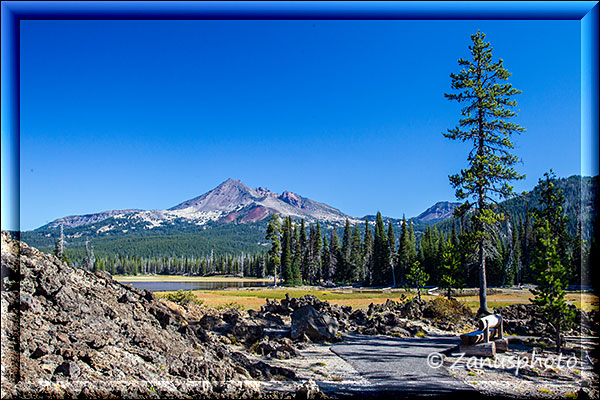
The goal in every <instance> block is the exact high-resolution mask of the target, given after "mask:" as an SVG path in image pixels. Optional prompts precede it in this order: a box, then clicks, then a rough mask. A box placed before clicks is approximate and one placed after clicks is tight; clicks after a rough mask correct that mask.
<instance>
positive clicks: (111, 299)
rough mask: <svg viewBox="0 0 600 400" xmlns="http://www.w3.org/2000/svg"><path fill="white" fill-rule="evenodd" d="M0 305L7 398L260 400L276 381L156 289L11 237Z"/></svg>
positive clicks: (5, 238)
mask: <svg viewBox="0 0 600 400" xmlns="http://www.w3.org/2000/svg"><path fill="white" fill-rule="evenodd" d="M1 303H2V304H1V306H2V321H1V322H2V385H1V388H2V398H30V397H41V398H45V397H48V396H54V397H56V398H64V397H80V396H82V397H85V398H88V397H89V398H164V397H165V396H166V397H175V398H179V397H182V396H194V397H202V398H206V397H208V398H240V397H241V398H255V397H257V396H259V395H260V386H259V385H258V384H257V382H258V380H260V379H265V378H268V377H269V376H270V372H269V367H268V366H267V365H264V363H263V364H256V363H253V362H251V361H250V360H248V359H247V358H246V357H245V356H243V355H242V354H236V353H235V352H232V351H230V350H229V349H228V348H227V347H226V346H224V345H223V344H219V343H214V342H211V341H210V338H209V337H208V336H207V334H206V332H205V331H204V329H203V328H202V327H201V326H200V325H198V324H197V323H192V322H190V321H188V320H186V318H185V317H184V316H183V315H182V314H181V313H178V312H177V310H176V309H171V308H169V307H168V306H167V305H166V304H168V303H164V302H162V301H161V300H159V299H158V298H156V296H155V295H154V294H152V293H151V292H149V291H143V290H138V289H135V288H133V287H130V286H125V285H121V284H119V283H118V282H116V281H114V280H112V278H111V277H110V276H109V275H107V274H102V273H98V274H92V273H89V272H86V271H84V270H82V269H74V268H71V267H69V266H68V265H66V264H64V263H61V262H59V260H58V259H57V258H56V257H54V256H49V255H46V254H44V253H41V252H40V251H38V250H36V249H34V248H32V247H29V246H27V245H25V244H23V243H21V242H18V241H15V240H12V239H11V238H10V237H9V235H8V234H7V233H6V232H2V297H1ZM278 373H281V372H278ZM271 375H272V374H271Z"/></svg>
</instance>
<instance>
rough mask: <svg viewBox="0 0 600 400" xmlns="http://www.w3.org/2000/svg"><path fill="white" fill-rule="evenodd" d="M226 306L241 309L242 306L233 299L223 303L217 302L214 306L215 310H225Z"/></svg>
mask: <svg viewBox="0 0 600 400" xmlns="http://www.w3.org/2000/svg"><path fill="white" fill-rule="evenodd" d="M228 308H237V309H238V310H242V309H243V307H242V306H241V305H240V304H238V303H236V302H235V301H232V302H230V303H225V304H219V305H218V306H215V310H226V309H228Z"/></svg>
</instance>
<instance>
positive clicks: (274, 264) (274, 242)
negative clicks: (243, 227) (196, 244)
mask: <svg viewBox="0 0 600 400" xmlns="http://www.w3.org/2000/svg"><path fill="white" fill-rule="evenodd" d="M280 231H281V225H280V223H279V216H278V215H277V214H273V215H272V216H271V219H270V220H269V225H268V226H267V236H266V239H267V240H270V241H271V249H270V250H269V253H268V254H269V257H268V262H267V271H268V273H269V274H271V273H272V274H273V281H274V282H273V284H274V285H275V286H277V272H278V269H279V268H280V265H281V258H280V257H281V255H280V254H281V244H280V242H279V233H280ZM210 254H211V257H210V259H211V264H210V265H211V266H212V259H213V252H212V250H211V253H210Z"/></svg>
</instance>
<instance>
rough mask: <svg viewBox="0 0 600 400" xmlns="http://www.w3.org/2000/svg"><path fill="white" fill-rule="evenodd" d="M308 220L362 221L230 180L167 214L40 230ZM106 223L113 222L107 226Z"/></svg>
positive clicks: (86, 219) (122, 215)
mask: <svg viewBox="0 0 600 400" xmlns="http://www.w3.org/2000/svg"><path fill="white" fill-rule="evenodd" d="M275 213H277V214H280V215H282V216H292V217H296V218H304V219H306V220H308V221H316V220H318V221H325V222H330V223H338V224H339V223H342V222H344V221H345V220H346V218H348V219H349V220H350V221H352V222H353V223H356V222H359V221H360V220H358V219H356V218H353V217H350V216H348V215H346V214H344V213H343V212H341V211H340V210H338V209H337V208H334V207H331V206H329V205H327V204H324V203H320V202H317V201H314V200H311V199H309V198H306V197H303V196H300V195H298V194H296V193H292V192H289V191H285V192H283V193H282V194H278V193H273V192H271V191H270V190H269V189H266V188H262V187H259V188H256V189H252V188H250V187H248V186H246V185H245V184H244V183H243V182H241V181H240V180H237V179H231V178H230V179H227V180H226V181H225V182H223V183H221V184H220V185H219V186H217V187H216V188H214V189H212V190H210V191H208V192H206V193H204V194H203V195H201V196H198V197H195V198H193V199H190V200H187V201H184V202H183V203H180V204H178V205H176V206H174V207H171V208H169V209H167V210H150V211H145V210H139V209H125V210H110V211H103V212H100V213H94V214H85V215H74V216H68V217H64V218H59V219H57V220H54V221H52V222H50V223H49V224H46V225H44V226H42V227H40V228H38V229H36V230H48V229H56V228H58V227H59V226H60V225H61V224H62V225H63V226H64V227H65V228H78V227H82V226H87V225H92V224H94V225H98V226H96V233H98V234H100V233H108V232H111V231H120V232H124V233H126V232H127V231H129V230H132V229H138V231H139V229H143V230H152V229H154V228H156V227H159V226H165V225H176V224H185V223H187V224H193V225H195V226H203V225H206V224H207V223H209V222H224V223H252V222H258V221H262V220H264V219H267V218H268V217H270V216H271V215H273V214H275ZM106 222H110V223H109V224H107V223H106Z"/></svg>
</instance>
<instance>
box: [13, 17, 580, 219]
mask: <svg viewBox="0 0 600 400" xmlns="http://www.w3.org/2000/svg"><path fill="white" fill-rule="evenodd" d="M478 29H480V30H481V31H483V32H485V33H486V34H487V38H486V39H487V40H489V41H490V42H491V43H492V46H493V48H494V55H495V57H496V58H498V57H499V58H503V59H504V61H505V67H506V68H507V69H508V70H509V71H510V72H512V73H513V76H512V77H511V79H510V82H511V83H513V85H514V86H515V87H516V88H518V89H520V90H522V91H523V94H521V95H519V96H518V97H517V100H518V103H519V104H518V109H519V110H520V112H519V117H518V118H517V119H516V122H518V123H519V124H521V125H522V126H524V127H525V128H526V129H527V132H525V133H524V134H522V135H521V136H518V137H515V138H514V143H515V145H516V149H515V153H516V154H517V155H518V156H520V157H521V158H522V161H523V163H522V164H520V165H518V166H517V168H518V170H519V171H520V172H523V173H525V174H527V179H526V180H524V181H520V182H517V183H515V188H516V189H517V190H518V191H522V190H529V189H531V188H532V187H533V186H534V185H535V184H536V183H537V180H538V178H540V177H541V176H542V175H543V173H544V172H545V171H547V170H548V169H549V168H553V169H554V171H555V172H556V173H557V175H559V176H570V175H573V174H579V173H580V158H581V156H580V22H579V21H22V22H21V43H20V45H21V177H20V178H21V229H22V230H28V229H34V228H37V227H39V226H41V225H43V224H45V223H47V222H49V221H51V220H53V219H56V218H59V217H62V216H65V215H73V214H84V213H91V212H97V211H102V210H108V209H118V208H142V209H162V208H168V207H171V206H173V205H176V204H178V203H180V202H182V201H184V200H187V199H189V198H192V197H195V196H198V195H200V194H202V193H204V192H206V191H208V190H210V189H212V188H214V187H215V186H217V185H218V184H219V183H221V182H222V181H224V180H225V179H227V178H229V177H231V178H237V179H241V180H242V181H243V182H244V183H246V184H247V185H248V186H251V187H257V186H263V187H265V186H266V187H268V188H269V189H271V190H272V191H276V192H282V191H284V190H290V191H293V192H296V193H299V194H301V195H303V196H306V197H309V198H312V199H314V200H317V201H321V202H324V203H327V204H330V205H332V206H334V207H337V208H339V209H340V210H342V211H343V212H346V213H348V214H350V215H353V216H363V215H365V214H373V213H375V212H377V211H378V210H379V211H381V212H382V213H383V214H384V215H388V216H394V217H401V216H402V214H406V216H407V217H410V216H415V215H417V214H419V213H420V212H422V211H423V210H424V209H425V208H427V207H429V206H430V205H432V204H433V203H435V202H437V201H440V200H452V201H453V200H454V190H453V189H452V188H451V187H450V184H449V182H448V175H449V174H453V173H456V172H457V171H459V170H460V169H461V168H464V167H466V155H467V152H468V150H469V146H468V145H466V144H461V143H458V142H453V141H450V140H448V139H446V138H444V137H443V136H442V132H444V131H445V130H446V129H447V128H451V127H454V126H455V125H456V123H457V121H458V119H459V117H460V115H459V105H458V104H456V103H452V102H449V101H447V100H446V99H445V98H444V93H447V92H449V91H450V77H449V74H450V73H451V72H457V71H458V64H457V59H458V58H460V57H463V58H464V57H468V45H469V43H470V35H471V34H473V33H475V32H476V31H477V30H478Z"/></svg>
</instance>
